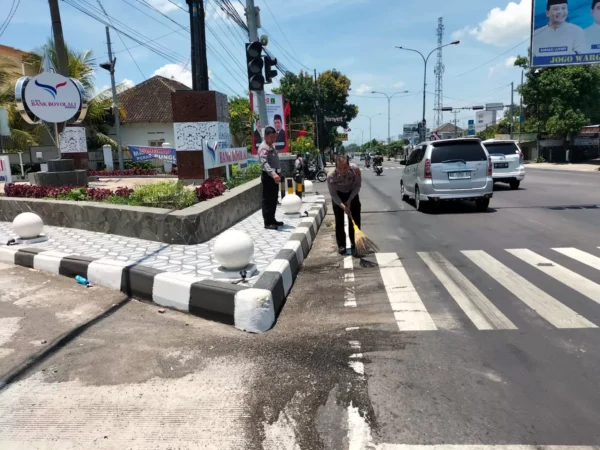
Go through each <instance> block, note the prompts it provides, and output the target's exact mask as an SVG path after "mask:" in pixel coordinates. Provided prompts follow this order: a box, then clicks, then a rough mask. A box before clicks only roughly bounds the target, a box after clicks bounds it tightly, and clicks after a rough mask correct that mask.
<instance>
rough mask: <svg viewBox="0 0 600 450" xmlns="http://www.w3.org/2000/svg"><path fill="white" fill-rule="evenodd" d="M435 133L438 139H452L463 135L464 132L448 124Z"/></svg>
mask: <svg viewBox="0 0 600 450" xmlns="http://www.w3.org/2000/svg"><path fill="white" fill-rule="evenodd" d="M437 131H438V135H439V137H440V139H454V138H457V137H463V136H464V135H465V130H463V129H462V128H461V127H458V126H456V125H454V124H453V123H450V122H448V123H445V124H444V125H442V126H441V127H439V128H438V129H437Z"/></svg>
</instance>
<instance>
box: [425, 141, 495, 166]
mask: <svg viewBox="0 0 600 450" xmlns="http://www.w3.org/2000/svg"><path fill="white" fill-rule="evenodd" d="M456 159H461V160H463V161H465V162H468V161H486V160H487V156H486V154H485V151H484V150H483V148H482V147H481V144H480V143H479V142H478V141H474V142H464V141H463V142H444V143H440V144H434V147H433V150H432V151H431V163H432V164H436V163H442V162H444V161H452V160H456Z"/></svg>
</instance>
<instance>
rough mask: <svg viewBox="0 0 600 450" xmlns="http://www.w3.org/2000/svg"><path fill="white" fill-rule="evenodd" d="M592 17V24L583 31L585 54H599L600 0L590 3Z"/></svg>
mask: <svg viewBox="0 0 600 450" xmlns="http://www.w3.org/2000/svg"><path fill="white" fill-rule="evenodd" d="M592 17H593V18H594V23H593V24H591V25H590V26H589V27H587V28H586V29H585V30H583V32H584V34H585V42H586V53H598V52H600V0H593V1H592Z"/></svg>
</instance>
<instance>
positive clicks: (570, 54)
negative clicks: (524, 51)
mask: <svg viewBox="0 0 600 450" xmlns="http://www.w3.org/2000/svg"><path fill="white" fill-rule="evenodd" d="M532 17H533V20H532V24H531V44H530V45H531V66H532V67H555V66H570V65H585V64H597V63H599V62H600V0H568V1H567V0H533V13H532Z"/></svg>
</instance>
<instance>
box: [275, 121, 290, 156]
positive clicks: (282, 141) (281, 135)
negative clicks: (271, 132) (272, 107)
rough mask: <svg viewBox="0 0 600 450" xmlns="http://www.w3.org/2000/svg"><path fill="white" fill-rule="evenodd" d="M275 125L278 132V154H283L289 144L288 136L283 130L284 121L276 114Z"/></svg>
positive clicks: (276, 143)
mask: <svg viewBox="0 0 600 450" xmlns="http://www.w3.org/2000/svg"><path fill="white" fill-rule="evenodd" d="M273 125H274V126H275V131H277V139H275V148H276V149H277V151H278V152H281V151H283V150H284V149H285V146H286V143H287V136H286V135H285V129H284V128H283V120H282V119H281V116H280V115H279V114H275V116H274V117H273Z"/></svg>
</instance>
